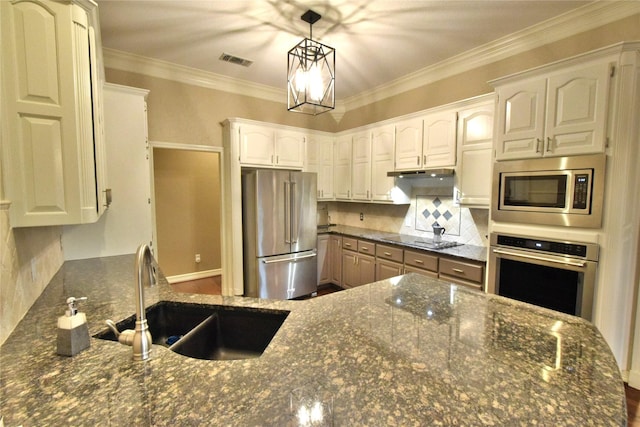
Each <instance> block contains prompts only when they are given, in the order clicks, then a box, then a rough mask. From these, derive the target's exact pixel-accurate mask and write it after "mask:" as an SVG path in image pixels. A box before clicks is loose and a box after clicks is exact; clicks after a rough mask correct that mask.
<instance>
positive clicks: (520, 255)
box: [493, 249, 586, 268]
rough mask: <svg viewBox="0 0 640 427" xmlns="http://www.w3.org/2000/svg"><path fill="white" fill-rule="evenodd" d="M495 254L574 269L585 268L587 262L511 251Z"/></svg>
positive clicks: (498, 250)
mask: <svg viewBox="0 0 640 427" xmlns="http://www.w3.org/2000/svg"><path fill="white" fill-rule="evenodd" d="M493 253H494V254H498V255H509V256H512V257H516V258H527V259H532V260H536V261H543V262H549V263H553V264H562V265H570V266H572V267H580V268H584V267H585V266H586V262H584V261H573V260H567V259H556V258H550V257H545V256H540V255H531V254H525V253H522V252H513V251H509V250H505V249H494V250H493Z"/></svg>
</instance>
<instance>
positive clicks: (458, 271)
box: [451, 268, 464, 274]
mask: <svg viewBox="0 0 640 427" xmlns="http://www.w3.org/2000/svg"><path fill="white" fill-rule="evenodd" d="M451 270H453V272H454V273H458V274H464V270H461V269H459V268H452V269H451Z"/></svg>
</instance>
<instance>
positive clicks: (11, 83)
mask: <svg viewBox="0 0 640 427" xmlns="http://www.w3.org/2000/svg"><path fill="white" fill-rule="evenodd" d="M0 8H1V9H0V16H1V19H2V25H0V27H1V30H2V34H1V36H0V38H1V39H2V58H3V60H2V66H3V69H2V74H3V78H4V83H5V85H4V88H3V98H4V99H3V102H4V105H3V108H4V111H3V114H2V117H1V118H2V120H3V123H2V127H3V128H5V129H6V133H7V135H6V136H7V138H6V139H5V141H4V143H6V146H5V151H4V152H3V154H2V156H3V158H4V162H3V167H4V168H5V170H4V171H3V172H4V173H5V179H6V180H5V181H4V187H5V192H6V195H7V197H8V198H9V199H10V200H11V201H12V205H11V208H10V215H11V225H12V226H14V227H21V226H41V225H63V224H80V223H89V222H95V221H97V219H98V218H99V217H100V214H101V213H102V212H103V210H104V207H103V206H102V204H103V203H104V202H103V197H102V196H103V190H104V189H103V188H102V185H101V187H100V188H99V187H98V182H97V181H98V180H100V179H102V178H103V177H104V176H105V172H104V171H103V170H100V169H99V167H97V166H96V165H98V166H100V165H102V164H103V163H102V161H103V158H100V156H104V150H103V149H102V148H101V147H100V146H97V145H96V144H97V143H99V142H101V141H97V140H96V139H95V138H96V137H99V138H101V137H102V133H103V131H102V129H101V128H98V127H101V126H102V121H101V117H100V114H101V112H102V105H99V103H100V102H101V99H102V98H101V96H100V94H98V93H96V94H94V93H92V90H93V89H96V88H99V90H101V89H102V88H101V86H100V84H97V85H95V86H93V87H92V81H91V77H92V67H93V69H94V70H98V69H100V67H101V66H102V65H101V64H99V63H97V62H96V63H91V60H92V59H94V60H97V59H96V58H97V57H98V55H94V56H93V57H92V56H91V50H90V47H92V48H94V49H100V47H99V43H96V41H95V33H94V32H93V29H92V28H91V25H92V24H94V23H92V22H90V21H89V17H88V15H87V12H86V11H85V10H84V9H82V8H81V7H80V6H77V5H74V4H68V3H60V2H51V1H42V2H0ZM96 76H97V73H94V75H93V77H94V79H95V77H96ZM5 90H6V92H5ZM94 111H95V112H97V113H98V115H97V116H95V117H94V116H93V112H94ZM5 156H6V157H5ZM100 184H101V183H100Z"/></svg>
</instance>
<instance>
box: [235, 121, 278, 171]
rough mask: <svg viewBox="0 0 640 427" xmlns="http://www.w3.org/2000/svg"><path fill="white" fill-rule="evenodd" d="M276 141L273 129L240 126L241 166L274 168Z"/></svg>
mask: <svg viewBox="0 0 640 427" xmlns="http://www.w3.org/2000/svg"><path fill="white" fill-rule="evenodd" d="M274 139H275V131H274V130H273V129H271V128H268V127H262V126H251V125H240V164H242V165H256V166H273V161H274V149H275V147H274V144H275V141H274Z"/></svg>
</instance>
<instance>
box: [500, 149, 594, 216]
mask: <svg viewBox="0 0 640 427" xmlns="http://www.w3.org/2000/svg"><path fill="white" fill-rule="evenodd" d="M605 163H606V156H605V155H604V154H596V155H589V156H573V157H552V158H544V159H542V158H541V159H528V160H511V161H502V162H496V164H495V166H494V176H493V198H492V206H491V217H492V219H493V220H494V221H504V222H520V223H528V224H546V225H562V226H570V227H586V228H599V227H600V225H601V223H602V203H603V191H604V174H605Z"/></svg>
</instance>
